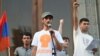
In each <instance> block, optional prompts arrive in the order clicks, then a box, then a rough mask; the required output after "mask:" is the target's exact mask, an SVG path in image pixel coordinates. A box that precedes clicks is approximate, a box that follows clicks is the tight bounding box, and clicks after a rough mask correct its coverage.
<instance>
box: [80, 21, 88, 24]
mask: <svg viewBox="0 0 100 56" xmlns="http://www.w3.org/2000/svg"><path fill="white" fill-rule="evenodd" d="M84 23H86V24H89V22H88V21H82V22H81V23H80V24H84Z"/></svg>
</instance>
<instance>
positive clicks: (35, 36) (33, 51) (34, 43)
mask: <svg viewBox="0 0 100 56" xmlns="http://www.w3.org/2000/svg"><path fill="white" fill-rule="evenodd" d="M37 44H38V33H35V34H34V37H33V40H32V43H31V45H32V46H33V48H32V56H36V51H37V46H38V45H37Z"/></svg>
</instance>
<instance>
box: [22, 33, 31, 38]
mask: <svg viewBox="0 0 100 56" xmlns="http://www.w3.org/2000/svg"><path fill="white" fill-rule="evenodd" d="M23 35H26V36H30V38H32V35H31V33H30V32H24V33H22V36H23Z"/></svg>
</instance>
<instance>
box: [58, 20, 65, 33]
mask: <svg viewBox="0 0 100 56" xmlns="http://www.w3.org/2000/svg"><path fill="white" fill-rule="evenodd" d="M63 23H64V20H63V19H60V24H59V28H58V31H59V32H60V34H62V27H63Z"/></svg>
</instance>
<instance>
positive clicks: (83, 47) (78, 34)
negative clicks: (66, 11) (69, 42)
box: [73, 2, 97, 56]
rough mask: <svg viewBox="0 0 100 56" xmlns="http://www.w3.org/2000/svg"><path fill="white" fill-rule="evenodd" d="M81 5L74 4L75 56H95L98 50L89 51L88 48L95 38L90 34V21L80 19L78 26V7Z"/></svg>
mask: <svg viewBox="0 0 100 56" xmlns="http://www.w3.org/2000/svg"><path fill="white" fill-rule="evenodd" d="M78 6H79V4H78V3H77V2H74V4H73V9H74V10H73V12H74V13H73V21H74V22H73V23H74V25H73V30H74V31H73V32H74V33H73V34H74V35H73V39H74V55H73V56H94V55H93V54H94V53H95V52H96V51H97V48H95V47H94V48H92V49H91V50H90V49H87V47H88V46H89V45H90V44H91V42H92V41H93V37H92V36H91V35H90V34H88V29H89V20H88V19H87V18H82V19H80V22H79V25H78V19H77V7H78Z"/></svg>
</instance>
